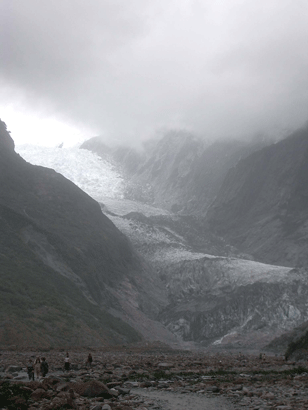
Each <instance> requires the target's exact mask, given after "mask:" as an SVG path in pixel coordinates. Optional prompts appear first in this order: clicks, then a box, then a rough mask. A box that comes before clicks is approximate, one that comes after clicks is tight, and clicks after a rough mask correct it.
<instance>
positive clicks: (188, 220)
mask: <svg viewBox="0 0 308 410" xmlns="http://www.w3.org/2000/svg"><path fill="white" fill-rule="evenodd" d="M129 205H130V204H129V203H127V201H125V200H121V199H110V200H108V199H106V201H105V205H104V210H105V212H106V214H107V215H108V216H109V217H110V218H111V220H112V221H113V222H114V223H115V225H116V226H117V227H118V228H119V229H120V230H121V231H122V232H124V233H125V234H126V235H127V236H128V237H129V238H130V240H131V242H132V244H133V245H134V248H135V249H136V250H137V251H138V252H139V253H140V254H142V255H143V257H144V258H145V259H146V260H147V261H148V263H149V264H151V265H152V266H153V268H154V269H153V274H154V275H155V278H156V280H161V281H163V283H164V284H165V286H166V290H167V294H168V302H169V303H168V304H167V305H166V306H165V307H163V306H161V310H160V314H159V320H160V321H161V322H162V323H163V325H165V326H166V327H167V328H168V329H169V330H170V331H171V332H172V333H174V334H175V335H177V337H178V339H179V340H182V341H184V342H187V343H195V344H196V345H199V346H200V345H203V346H210V345H212V346H215V347H223V348H227V347H229V348H230V347H238V348H250V349H258V348H261V347H264V346H266V345H267V344H268V343H269V342H270V341H271V340H272V339H273V338H275V337H276V336H279V335H281V334H282V333H284V332H286V331H288V330H290V329H292V328H293V327H295V326H298V325H299V324H301V323H302V322H303V321H305V320H307V319H308V312H307V307H306V301H307V296H308V286H307V271H306V270H303V269H293V268H288V267H281V266H273V265H268V264H263V263H260V262H256V261H251V260H248V259H241V258H239V257H238V255H237V253H236V250H235V249H233V248H232V247H230V246H228V244H226V243H225V242H224V241H223V240H222V239H219V238H217V237H215V236H213V235H212V234H211V233H210V232H208V231H207V230H206V229H205V228H203V229H200V224H198V219H196V218H195V217H188V216H184V215H174V214H172V213H167V212H166V211H165V212H163V211H162V210H160V209H158V208H150V207H149V206H147V207H144V208H142V207H141V206H140V207H139V209H138V210H134V211H133V212H127V210H128V207H129ZM217 255H221V256H217Z"/></svg>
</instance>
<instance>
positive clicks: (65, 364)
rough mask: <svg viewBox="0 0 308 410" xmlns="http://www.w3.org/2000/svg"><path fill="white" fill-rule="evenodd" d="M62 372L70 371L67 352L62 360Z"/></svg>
mask: <svg viewBox="0 0 308 410" xmlns="http://www.w3.org/2000/svg"><path fill="white" fill-rule="evenodd" d="M64 370H65V371H67V372H68V371H69V370H70V356H69V354H68V352H67V353H66V357H65V359H64Z"/></svg>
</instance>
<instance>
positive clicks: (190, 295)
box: [16, 128, 308, 349]
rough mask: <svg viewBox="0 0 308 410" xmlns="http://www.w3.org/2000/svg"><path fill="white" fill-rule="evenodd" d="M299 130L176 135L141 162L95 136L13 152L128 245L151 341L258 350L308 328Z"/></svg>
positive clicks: (303, 148)
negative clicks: (65, 184)
mask: <svg viewBox="0 0 308 410" xmlns="http://www.w3.org/2000/svg"><path fill="white" fill-rule="evenodd" d="M307 130H308V128H303V129H300V130H298V131H297V132H295V133H294V134H292V135H290V136H289V137H288V138H287V139H285V140H282V141H280V142H277V143H274V144H269V143H268V142H266V141H259V143H258V144H256V143H252V142H246V143H244V142H243V141H241V142H239V141H232V142H231V141H230V140H226V141H221V142H219V143H218V142H216V143H214V144H212V145H209V144H205V143H204V141H202V140H200V139H198V138H196V137H195V136H194V135H191V134H188V133H183V132H182V133H167V134H166V135H165V136H164V137H163V138H162V139H161V140H157V141H152V143H151V144H148V145H147V149H146V150H145V151H144V152H143V153H140V152H139V153H137V152H134V151H133V150H131V149H130V148H127V147H126V148H125V147H121V148H119V147H118V148H109V147H108V146H106V145H105V144H104V143H103V142H102V140H101V139H99V138H92V139H90V140H89V141H87V142H86V143H84V144H83V145H82V147H83V149H79V150H78V149H75V148H69V149H64V148H53V149H50V148H44V147H33V146H32V147H31V146H29V145H28V146H17V148H16V151H17V152H19V153H20V155H21V156H22V157H24V158H25V159H26V160H27V161H30V162H32V163H33V164H40V165H47V166H48V167H51V168H54V169H55V170H56V171H58V172H61V173H63V175H65V176H66V177H67V178H69V179H71V180H72V181H73V182H74V183H75V184H77V185H78V186H79V187H82V189H84V190H85V191H86V192H87V193H88V194H89V195H91V196H92V197H93V198H95V199H96V200H97V201H99V203H100V205H101V209H102V211H103V213H104V214H105V215H106V216H107V217H108V218H109V219H110V220H111V221H112V222H113V223H114V225H115V226H116V227H117V228H118V229H119V231H121V232H122V233H123V234H124V235H125V236H126V237H127V238H129V240H130V243H131V244H132V247H133V249H134V251H135V252H136V255H138V257H140V259H141V260H142V261H143V266H144V267H145V268H146V270H145V272H148V275H149V277H150V278H151V280H152V281H153V283H152V285H151V286H147V281H144V278H143V275H142V276H141V281H140V282H141V283H142V284H143V285H144V290H138V292H140V296H142V292H144V291H145V290H148V291H151V290H152V288H153V289H155V286H158V288H159V289H160V291H159V292H158V293H157V292H156V294H153V297H154V298H157V295H158V294H159V295H160V297H161V299H160V300H157V304H156V306H157V310H156V311H155V312H153V309H152V308H151V309H150V310H149V312H151V314H152V315H154V316H153V318H154V319H155V320H156V322H155V323H156V330H155V332H152V335H151V337H154V338H155V337H160V340H163V341H166V337H167V336H166V334H164V335H163V334H162V333H160V335H159V336H158V334H157V333H156V332H157V329H158V328H157V326H158V325H157V323H158V322H159V323H160V324H161V325H162V326H164V329H165V331H169V332H170V333H171V334H172V335H174V337H176V338H177V341H178V342H177V343H179V344H181V345H182V346H183V344H185V345H186V346H187V344H188V346H189V347H192V346H193V345H194V346H199V347H200V346H212V347H214V348H217V347H219V346H222V347H224V348H226V347H232V348H234V347H235V348H236V347H240V348H253V349H259V348H261V347H262V348H263V347H264V346H265V345H267V343H268V342H271V341H272V340H273V339H274V338H275V337H276V336H280V335H282V334H283V333H284V332H286V331H288V330H291V329H293V328H294V327H295V326H298V325H301V324H302V323H303V322H305V321H307V319H308V311H307V304H306V300H307V295H308V287H307V269H306V260H307V220H308V216H307V209H308V208H307V199H306V198H307V195H306V184H305V179H304V178H303V176H304V175H305V170H306V169H307V165H306V164H307V160H306V158H307V155H306V154H307V138H308V137H307V135H308V134H307ZM88 150H91V151H92V152H90V151H88ZM256 187H257V188H258V189H256ZM282 194H283V195H282ZM237 210H239V211H237ZM264 262H265V263H264ZM137 277H139V274H138V276H136V278H137ZM122 281H123V279H122V278H121V280H120V281H119V284H120V287H121V284H122ZM124 282H125V281H124ZM126 291H127V290H126ZM126 291H125V292H126ZM125 292H124V293H123V292H120V294H121V295H122V297H124V300H125V298H126V296H127V294H126V293H125ZM130 293H131V292H129V294H130ZM150 293H151V292H150ZM137 294H139V293H137ZM127 308H128V310H126V313H127V316H126V319H127V320H129V323H130V324H133V326H134V327H135V328H137V329H138V330H139V331H140V327H139V326H140V325H141V324H143V321H144V320H145V318H144V317H143V319H142V320H141V321H140V320H136V316H135V314H136V312H135V313H134V314H133V315H132V311H131V310H130V308H129V306H127V305H125V309H127ZM132 316H133V318H132ZM137 318H138V316H137ZM136 326H137V327H136ZM143 329H149V328H148V327H147V326H143ZM142 333H143V334H144V335H145V334H146V333H145V331H144V330H143V332H142ZM148 336H149V334H148V333H147V337H148ZM168 339H169V340H170V334H169V335H168ZM284 345H285V343H284Z"/></svg>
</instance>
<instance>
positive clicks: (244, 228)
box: [207, 127, 308, 266]
mask: <svg viewBox="0 0 308 410" xmlns="http://www.w3.org/2000/svg"><path fill="white" fill-rule="evenodd" d="M207 221H208V224H209V225H208V226H209V228H210V229H211V230H212V231H214V232H216V233H217V234H218V235H220V236H223V237H224V238H225V239H226V241H227V242H229V243H230V244H232V245H233V246H235V247H237V248H239V249H240V250H241V251H242V252H245V253H248V254H251V255H253V256H254V257H255V259H257V260H260V261H263V262H266V263H273V264H278V265H284V266H306V265H307V262H308V252H307V244H308V127H304V128H302V129H300V130H298V131H296V132H294V133H293V134H292V135H290V136H289V137H288V138H286V139H285V140H283V141H280V142H278V143H276V144H273V145H271V146H268V147H265V148H263V149H262V150H260V151H257V152H254V153H252V154H251V155H250V156H249V157H247V158H244V159H242V160H241V161H239V162H238V163H237V165H236V166H234V167H233V168H232V169H230V171H229V172H228V175H227V176H226V178H225V180H224V182H223V184H222V186H221V188H220V191H219V194H218V195H217V197H216V199H215V201H214V202H213V203H212V205H211V208H210V209H209V210H208V213H207Z"/></svg>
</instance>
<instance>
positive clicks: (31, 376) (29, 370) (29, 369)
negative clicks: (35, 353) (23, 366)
mask: <svg viewBox="0 0 308 410" xmlns="http://www.w3.org/2000/svg"><path fill="white" fill-rule="evenodd" d="M27 373H28V378H29V380H34V367H33V364H32V360H31V359H29V363H28V366H27Z"/></svg>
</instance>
